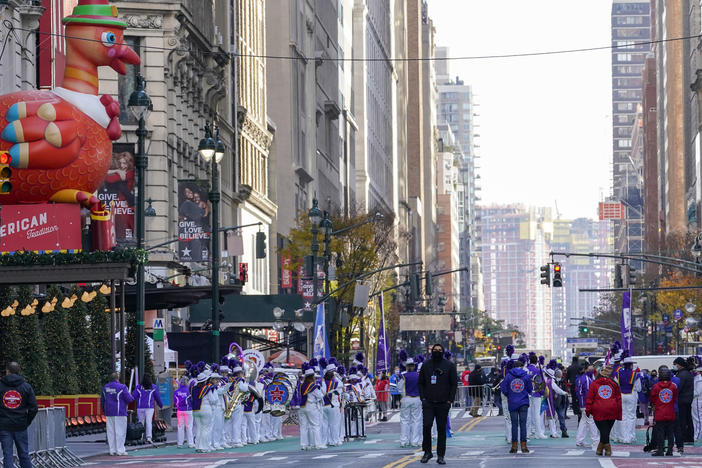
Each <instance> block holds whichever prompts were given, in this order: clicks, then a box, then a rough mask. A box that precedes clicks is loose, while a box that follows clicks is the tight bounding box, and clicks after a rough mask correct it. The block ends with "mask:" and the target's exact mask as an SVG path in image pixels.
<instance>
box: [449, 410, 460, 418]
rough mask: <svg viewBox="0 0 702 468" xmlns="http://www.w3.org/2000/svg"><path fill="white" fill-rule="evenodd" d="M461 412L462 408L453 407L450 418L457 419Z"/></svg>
mask: <svg viewBox="0 0 702 468" xmlns="http://www.w3.org/2000/svg"><path fill="white" fill-rule="evenodd" d="M460 412H461V410H460V409H453V410H451V416H450V418H451V419H456V417H458V415H459V414H460Z"/></svg>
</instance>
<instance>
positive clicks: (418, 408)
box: [400, 395, 422, 445]
mask: <svg viewBox="0 0 702 468" xmlns="http://www.w3.org/2000/svg"><path fill="white" fill-rule="evenodd" d="M421 443H422V402H421V401H419V397H412V396H407V395H405V396H404V397H402V401H401V402H400V445H408V444H410V445H419V444H421Z"/></svg>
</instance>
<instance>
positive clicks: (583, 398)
mask: <svg viewBox="0 0 702 468" xmlns="http://www.w3.org/2000/svg"><path fill="white" fill-rule="evenodd" d="M593 380H595V367H594V366H588V367H587V370H586V371H585V372H584V373H583V374H582V375H580V376H578V378H577V380H576V381H575V392H576V394H577V395H578V403H580V408H582V409H583V410H584V409H585V406H586V404H587V392H588V390H589V389H590V384H591V383H592V382H593ZM588 431H590V438H592V446H593V447H594V448H597V447H596V445H597V443H599V441H600V431H599V430H598V429H597V426H596V425H595V420H594V419H592V415H590V416H588V415H587V414H585V412H584V411H583V414H582V415H581V416H580V423H579V424H578V434H577V436H576V437H575V445H576V446H578V447H584V446H585V438H586V437H587V432H588Z"/></svg>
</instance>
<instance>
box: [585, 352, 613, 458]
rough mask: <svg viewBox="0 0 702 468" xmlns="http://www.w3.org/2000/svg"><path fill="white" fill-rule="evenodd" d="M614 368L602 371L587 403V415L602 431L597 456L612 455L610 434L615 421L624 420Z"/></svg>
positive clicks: (591, 386) (608, 367) (588, 395)
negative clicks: (613, 373)
mask: <svg viewBox="0 0 702 468" xmlns="http://www.w3.org/2000/svg"><path fill="white" fill-rule="evenodd" d="M611 376H612V368H611V367H610V366H606V367H604V368H602V370H600V375H599V376H598V378H597V380H595V381H594V382H592V383H591V384H590V388H589V390H588V392H587V399H586V402H585V415H586V416H588V417H589V416H592V419H594V420H595V425H596V426H597V429H598V430H599V431H600V443H599V444H597V449H596V451H595V453H596V454H597V455H602V454H603V453H604V455H606V456H610V455H612V446H611V445H610V442H609V434H610V432H611V431H612V426H614V421H621V419H622V396H621V393H620V391H619V385H617V382H615V381H614V380H612V378H611Z"/></svg>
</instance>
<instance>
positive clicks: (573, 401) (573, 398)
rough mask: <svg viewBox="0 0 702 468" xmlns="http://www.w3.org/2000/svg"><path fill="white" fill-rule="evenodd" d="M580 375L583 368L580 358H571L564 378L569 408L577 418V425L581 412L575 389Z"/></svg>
mask: <svg viewBox="0 0 702 468" xmlns="http://www.w3.org/2000/svg"><path fill="white" fill-rule="evenodd" d="M582 373H583V368H582V366H581V365H580V358H578V356H573V359H572V361H571V364H570V365H569V366H568V368H567V369H566V373H565V378H566V382H567V383H568V392H569V393H570V406H571V407H572V408H573V414H574V415H575V416H577V417H578V423H580V418H581V415H582V412H581V411H580V403H579V402H580V399H579V398H578V390H577V389H576V388H575V387H576V382H577V380H578V377H580V375H582Z"/></svg>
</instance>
